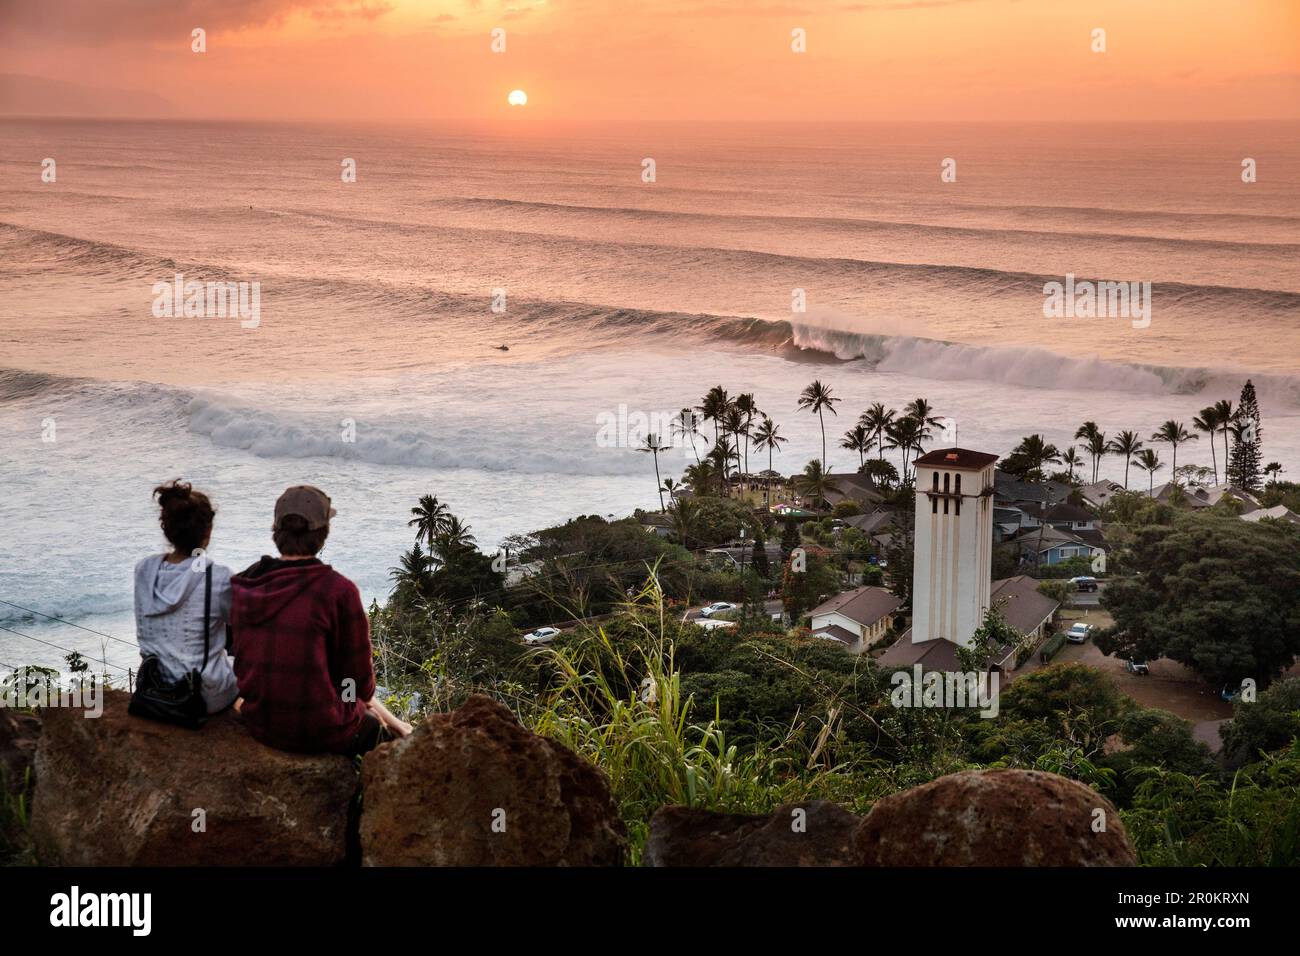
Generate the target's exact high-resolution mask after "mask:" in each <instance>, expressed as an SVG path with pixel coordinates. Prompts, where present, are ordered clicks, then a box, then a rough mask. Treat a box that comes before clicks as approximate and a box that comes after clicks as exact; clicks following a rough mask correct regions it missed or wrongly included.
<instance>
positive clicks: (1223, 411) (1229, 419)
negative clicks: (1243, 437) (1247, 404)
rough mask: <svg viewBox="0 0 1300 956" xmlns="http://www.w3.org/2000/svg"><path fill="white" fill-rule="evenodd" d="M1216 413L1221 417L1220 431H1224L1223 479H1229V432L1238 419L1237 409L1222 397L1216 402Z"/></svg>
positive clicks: (1225, 480)
mask: <svg viewBox="0 0 1300 956" xmlns="http://www.w3.org/2000/svg"><path fill="white" fill-rule="evenodd" d="M1214 414H1215V415H1216V416H1217V417H1218V419H1219V431H1221V432H1223V480H1224V482H1225V483H1226V482H1227V480H1228V461H1229V460H1230V457H1231V456H1230V455H1229V454H1228V433H1229V432H1230V431H1231V430H1232V423H1233V422H1235V421H1236V420H1237V410H1236V409H1235V408H1233V407H1232V402H1231V400H1229V399H1226V398H1221V399H1219V400H1218V401H1217V402H1215V403H1214Z"/></svg>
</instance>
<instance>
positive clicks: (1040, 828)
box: [856, 770, 1137, 866]
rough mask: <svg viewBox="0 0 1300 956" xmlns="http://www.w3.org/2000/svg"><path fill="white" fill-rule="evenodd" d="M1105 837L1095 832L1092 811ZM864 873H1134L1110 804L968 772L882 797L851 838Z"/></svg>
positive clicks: (1067, 790)
mask: <svg viewBox="0 0 1300 956" xmlns="http://www.w3.org/2000/svg"><path fill="white" fill-rule="evenodd" d="M1098 809H1100V810H1102V811H1104V813H1105V817H1104V820H1105V826H1106V829H1105V831H1104V832H1100V833H1098V832H1094V831H1093V826H1094V820H1096V819H1097V815H1096V811H1097V810H1098ZM856 846H857V851H858V856H859V858H860V859H861V861H862V863H863V864H864V865H867V866H1133V865H1135V864H1136V862H1137V854H1136V853H1135V852H1134V850H1133V844H1132V843H1131V842H1130V841H1129V838H1128V834H1127V833H1126V832H1125V830H1124V824H1123V823H1121V822H1120V819H1119V812H1118V811H1117V810H1116V809H1115V807H1114V806H1113V805H1112V804H1111V802H1110V801H1109V800H1107V799H1106V798H1105V797H1102V796H1101V795H1100V794H1098V793H1096V792H1095V791H1093V790H1090V789H1089V788H1088V787H1085V786H1084V785H1083V784H1081V783H1076V782H1075V781H1073V780H1067V779H1066V778H1065V777H1059V776H1057V775H1056V774H1052V773H1042V772H1040V771H1037V770H967V771H963V772H962V773H954V774H949V775H948V776H946V777H940V778H939V779H938V780H933V781H931V782H930V783H927V784H925V785H924V786H920V787H914V788H912V789H911V790H906V791H904V792H902V793H896V794H893V795H891V796H888V797H885V798H884V799H882V800H880V801H879V802H877V803H876V805H875V806H874V807H872V808H871V813H869V814H868V815H867V818H866V821H865V822H864V823H863V824H862V827H861V828H860V829H859V830H858V835H857V840H856Z"/></svg>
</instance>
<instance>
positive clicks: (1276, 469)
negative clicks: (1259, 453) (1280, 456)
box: [1264, 461, 1286, 485]
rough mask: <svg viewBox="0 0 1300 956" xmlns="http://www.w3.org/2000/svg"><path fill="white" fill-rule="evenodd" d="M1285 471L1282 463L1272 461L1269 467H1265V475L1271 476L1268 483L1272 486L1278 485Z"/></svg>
mask: <svg viewBox="0 0 1300 956" xmlns="http://www.w3.org/2000/svg"><path fill="white" fill-rule="evenodd" d="M1284 471H1286V469H1285V468H1283V467H1282V463H1281V462H1280V461H1270V462H1269V463H1268V464H1267V465H1265V466H1264V474H1266V475H1268V476H1269V477H1268V483H1269V484H1270V485H1275V484H1277V479H1278V476H1279V475H1281V474H1282V472H1284Z"/></svg>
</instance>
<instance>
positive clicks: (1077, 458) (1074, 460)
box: [1061, 445, 1083, 482]
mask: <svg viewBox="0 0 1300 956" xmlns="http://www.w3.org/2000/svg"><path fill="white" fill-rule="evenodd" d="M1061 464H1063V465H1065V466H1066V467H1067V468H1068V469H1069V477H1070V481H1071V482H1073V481H1074V469H1076V468H1081V467H1083V456H1082V455H1080V454H1079V450H1078V449H1077V448H1075V447H1074V446H1073V445H1071V446H1070V447H1069V448H1067V449H1066V450H1065V451H1064V452H1062V453H1061Z"/></svg>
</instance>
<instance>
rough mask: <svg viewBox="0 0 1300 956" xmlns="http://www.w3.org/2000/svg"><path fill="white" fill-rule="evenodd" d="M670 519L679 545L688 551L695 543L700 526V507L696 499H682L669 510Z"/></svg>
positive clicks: (675, 502)
mask: <svg viewBox="0 0 1300 956" xmlns="http://www.w3.org/2000/svg"><path fill="white" fill-rule="evenodd" d="M668 519H669V521H670V525H669V526H670V527H671V528H672V531H673V537H674V538H676V539H677V543H678V544H680V545H681V546H682V547H683V548H686V549H687V550H688V551H689V550H691V546H692V545H693V544H694V542H695V538H696V528H697V527H698V526H699V505H698V504H697V502H696V499H693V498H681V499H679V500H677V501H674V502H673V503H672V504H671V505H670V506H669V508H668Z"/></svg>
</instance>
